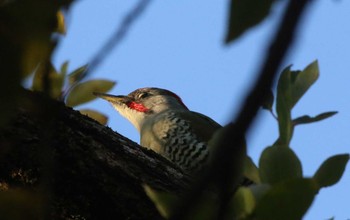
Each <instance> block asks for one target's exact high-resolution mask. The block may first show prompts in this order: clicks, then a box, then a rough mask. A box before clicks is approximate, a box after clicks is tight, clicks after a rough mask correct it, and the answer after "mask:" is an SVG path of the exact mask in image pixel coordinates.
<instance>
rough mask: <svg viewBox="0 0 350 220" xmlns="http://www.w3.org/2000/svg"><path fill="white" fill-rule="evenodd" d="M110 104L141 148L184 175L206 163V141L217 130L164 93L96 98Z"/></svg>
mask: <svg viewBox="0 0 350 220" xmlns="http://www.w3.org/2000/svg"><path fill="white" fill-rule="evenodd" d="M96 95H98V96H99V97H101V98H104V99H106V100H107V101H109V102H110V103H112V105H113V107H114V108H115V109H116V110H117V111H118V112H119V113H120V114H121V115H122V116H124V117H125V118H127V119H128V120H129V121H130V122H131V123H132V124H133V125H134V126H135V127H136V129H137V130H138V131H139V132H140V136H141V137H140V138H141V142H140V144H141V146H143V147H146V148H149V149H152V150H154V151H155V152H157V153H159V154H161V155H163V156H164V157H166V158H167V159H169V160H171V161H172V162H174V163H175V164H177V165H178V166H180V167H181V168H182V169H184V170H185V171H189V172H193V171H196V170H199V169H200V168H201V167H202V166H203V165H204V164H205V163H206V162H207V160H208V159H209V149H208V146H207V143H208V141H209V140H210V138H211V137H212V135H213V134H214V132H215V131H217V130H218V129H219V128H220V127H221V126H220V125H219V124H218V123H216V122H215V121H213V120H212V119H210V118H208V117H207V116H205V115H202V114H200V113H197V112H192V111H190V110H189V109H188V108H187V107H186V106H185V105H184V104H183V102H182V100H181V99H180V98H179V96H177V95H176V94H174V93H173V92H170V91H168V90H165V89H159V88H142V89H137V90H135V91H134V92H132V93H130V94H129V95H127V96H113V95H108V94H96Z"/></svg>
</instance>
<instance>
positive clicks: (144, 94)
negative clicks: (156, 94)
mask: <svg viewBox="0 0 350 220" xmlns="http://www.w3.org/2000/svg"><path fill="white" fill-rule="evenodd" d="M148 95H149V94H148V93H147V92H143V93H140V94H139V95H138V99H144V98H146V97H147V96H148Z"/></svg>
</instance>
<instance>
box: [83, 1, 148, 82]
mask: <svg viewBox="0 0 350 220" xmlns="http://www.w3.org/2000/svg"><path fill="white" fill-rule="evenodd" d="M150 2H151V0H140V1H139V3H138V4H137V5H136V6H135V7H134V8H133V9H132V10H131V11H130V12H129V13H127V14H126V16H125V17H124V18H123V20H122V21H121V24H120V25H119V28H118V29H116V31H115V32H114V34H113V35H112V36H111V37H110V38H109V40H108V41H107V42H106V43H105V44H104V45H103V46H102V47H101V48H100V50H99V51H98V52H97V53H96V55H95V56H94V57H93V58H92V59H91V61H90V63H89V66H88V70H87V71H86V72H85V74H83V75H82V76H81V78H85V77H86V76H88V75H89V74H90V73H91V72H93V71H94V70H95V69H96V68H97V67H98V66H99V65H100V64H101V63H102V61H103V60H104V59H105V58H106V57H107V56H108V54H110V53H111V52H112V51H113V49H114V48H115V47H117V46H118V45H120V43H121V42H122V40H124V38H125V36H126V35H127V34H128V32H129V30H130V28H131V26H132V25H133V24H134V23H135V22H136V20H137V19H138V18H139V17H140V16H141V15H142V13H143V12H144V11H145V9H146V7H147V6H148V5H149V4H150ZM78 81H79V80H78Z"/></svg>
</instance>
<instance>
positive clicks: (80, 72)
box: [68, 64, 88, 85]
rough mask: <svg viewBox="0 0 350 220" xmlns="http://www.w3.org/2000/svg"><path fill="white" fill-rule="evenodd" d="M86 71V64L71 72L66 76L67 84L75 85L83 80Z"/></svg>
mask: <svg viewBox="0 0 350 220" xmlns="http://www.w3.org/2000/svg"><path fill="white" fill-rule="evenodd" d="M87 69H88V64H85V65H83V66H81V67H79V68H77V69H75V70H74V71H72V72H71V73H70V74H69V75H68V83H69V84H70V85H73V84H74V83H77V82H78V81H80V80H82V79H83V78H84V75H85V73H86V71H87Z"/></svg>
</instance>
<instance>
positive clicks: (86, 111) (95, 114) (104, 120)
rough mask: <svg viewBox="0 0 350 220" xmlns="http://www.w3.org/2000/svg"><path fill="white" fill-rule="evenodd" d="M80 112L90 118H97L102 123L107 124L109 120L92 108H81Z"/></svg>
mask: <svg viewBox="0 0 350 220" xmlns="http://www.w3.org/2000/svg"><path fill="white" fill-rule="evenodd" d="M79 112H80V113H81V114H83V115H87V116H89V117H90V118H93V119H95V120H96V121H98V122H99V123H100V124H103V125H106V124H107V121H108V117H107V116H106V115H104V114H102V113H100V112H98V111H95V110H91V109H81V110H79Z"/></svg>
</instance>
